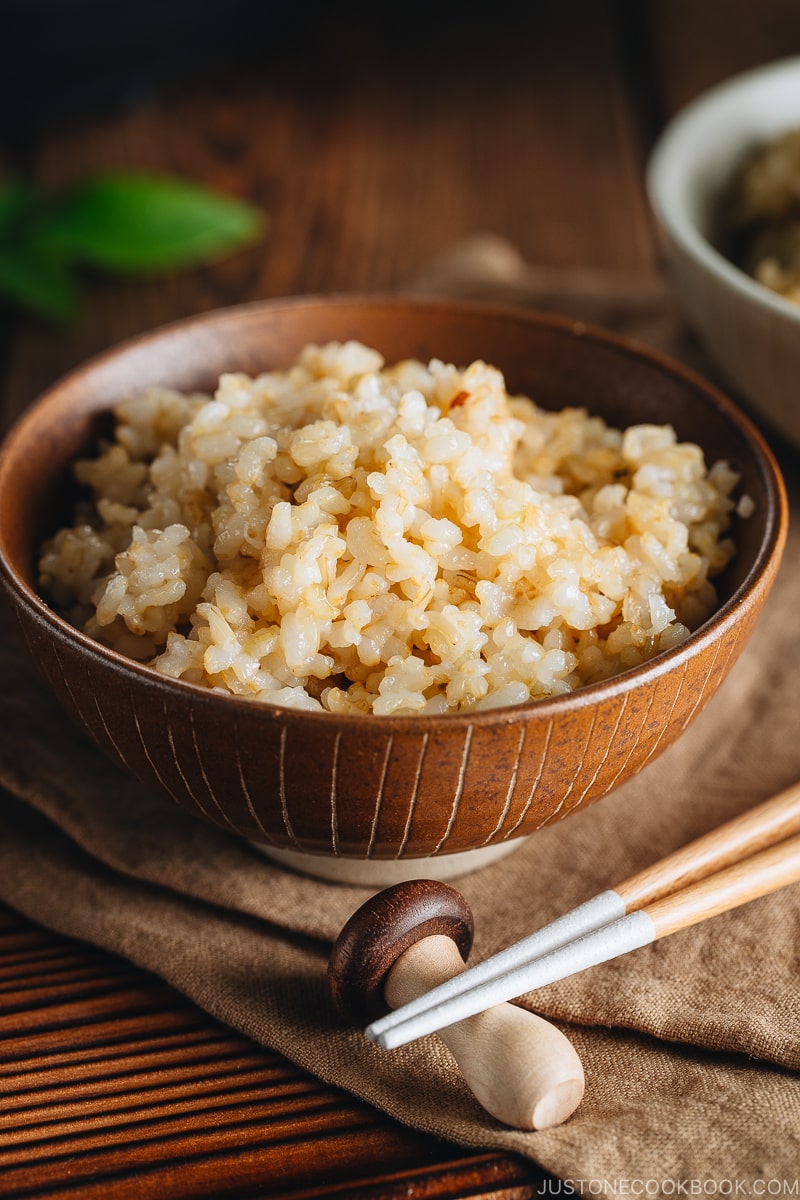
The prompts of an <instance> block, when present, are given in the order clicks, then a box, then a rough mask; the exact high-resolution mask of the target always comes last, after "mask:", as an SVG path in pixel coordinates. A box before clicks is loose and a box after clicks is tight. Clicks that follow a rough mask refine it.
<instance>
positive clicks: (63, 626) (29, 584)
mask: <svg viewBox="0 0 800 1200" xmlns="http://www.w3.org/2000/svg"><path fill="white" fill-rule="evenodd" d="M351 337H355V338H359V339H361V340H362V341H364V342H366V343H368V344H370V345H373V346H376V347H377V348H378V349H380V350H381V351H382V352H383V354H384V355H385V357H386V359H387V360H388V361H396V360H398V359H400V358H404V357H408V356H413V357H420V358H423V359H426V358H429V357H431V356H438V357H441V358H444V359H446V360H448V361H453V362H456V363H462V364H463V363H466V362H468V361H472V360H473V359H475V358H477V357H482V358H484V359H487V360H489V361H491V362H493V363H495V364H496V365H498V366H499V367H501V368H502V369H503V370H504V371H505V373H506V377H507V381H508V384H509V387H510V388H513V389H514V390H520V391H524V392H525V393H527V394H529V395H531V396H533V397H535V398H536V400H537V401H538V402H539V403H540V404H541V405H543V406H544V407H546V408H551V409H558V408H562V407H564V406H567V405H579V406H580V405H586V406H588V407H589V408H590V409H591V410H592V411H594V412H596V413H598V414H600V415H602V416H604V417H605V418H606V419H607V420H608V421H610V422H612V423H613V424H615V425H617V426H624V425H628V424H630V423H631V422H633V421H637V422H641V421H644V422H652V423H664V422H669V423H672V424H673V425H674V427H675V429H676V431H677V433H678V435H679V437H680V438H681V439H685V440H692V441H697V442H699V443H700V445H701V446H702V447H703V449H704V450H705V452H706V455H707V458H708V459H709V461H713V460H716V459H718V458H726V459H729V460H731V462H732V463H734V464H735V466H736V468H737V469H738V470H739V471H740V472H741V475H742V484H741V486H742V489H743V491H746V492H747V493H748V494H749V495H750V496H751V497H752V498H753V500H754V502H755V512H754V514H753V515H752V516H751V517H749V518H748V519H747V520H737V522H736V527H735V529H734V531H733V532H734V536H735V538H736V540H737V543H738V547H739V549H738V554H737V556H736V557H735V559H734V560H733V562H732V564H731V565H730V567H729V569H728V571H727V573H726V574H725V576H724V577H723V578H722V579H721V580H720V581H719V590H720V599H721V605H720V608H719V610H718V611H717V612H716V613H715V614H714V615H713V616H712V617H711V619H710V620H708V621H707V622H706V623H705V624H704V625H703V626H702V628H700V629H698V630H697V631H696V632H695V633H694V634H693V635H692V636H691V637H690V638H689V640H688V641H687V642H685V643H684V644H683V645H682V646H680V647H679V648H676V649H674V650H672V651H669V652H667V653H664V654H662V655H661V656H659V657H658V658H656V659H654V660H652V661H651V662H650V663H649V664H648V665H645V666H642V667H639V668H636V669H634V670H631V671H629V672H627V673H626V674H623V675H620V676H619V677H617V678H616V679H613V680H611V681H609V682H604V683H600V684H595V685H592V686H590V687H586V688H584V689H583V690H580V691H576V692H574V693H572V694H570V695H565V696H560V697H557V698H554V699H548V700H541V701H538V702H535V703H529V704H526V705H523V706H519V707H514V708H506V709H495V710H489V711H481V712H476V713H464V714H452V715H447V716H436V717H434V716H402V717H401V716H397V717H370V716H359V717H353V716H348V717H340V716H335V715H332V714H328V713H321V712H316V713H308V712H300V711H295V710H288V709H282V708H278V707H268V706H265V705H261V704H257V703H253V702H252V701H247V700H240V699H235V698H233V697H230V696H226V695H222V694H220V693H217V692H212V691H209V690H204V689H202V688H200V687H197V686H193V685H191V684H188V683H184V682H181V681H178V682H175V681H172V680H169V679H166V678H165V677H164V676H161V675H158V674H157V673H156V672H155V671H152V670H150V669H148V668H147V667H145V666H141V665H139V664H137V663H135V662H132V661H130V660H128V659H126V658H124V657H122V656H121V655H120V654H118V653H115V652H114V651H112V650H109V649H107V648H105V647H104V646H101V645H99V644H97V643H96V642H94V641H92V640H90V639H89V638H88V637H86V636H84V635H83V634H82V633H80V632H78V630H76V629H74V628H73V627H72V626H70V625H69V624H67V622H65V621H64V620H62V619H61V617H59V616H58V615H57V614H56V613H55V612H54V611H53V610H52V609H51V608H50V607H49V606H48V604H47V602H46V600H45V599H43V598H42V596H41V595H40V594H39V592H38V590H37V582H36V568H35V562H36V558H37V548H38V546H39V544H40V542H41V540H42V538H43V537H44V536H45V535H46V534H48V533H49V532H51V531H53V529H54V528H55V527H57V525H58V524H59V523H63V519H64V512H65V510H66V507H67V506H68V505H69V504H70V494H69V488H70V485H69V482H68V479H69V464H70V462H71V460H73V459H74V458H75V457H76V455H79V454H80V453H81V452H84V451H86V450H87V448H88V447H90V446H91V445H92V442H93V440H94V439H95V438H96V436H97V431H98V427H99V425H101V424H102V422H103V420H104V418H107V415H108V410H109V409H110V408H111V407H112V406H113V404H114V403H115V401H117V400H118V399H119V398H120V397H122V396H123V395H125V394H126V393H129V392H131V391H132V390H138V389H140V388H143V387H146V386H148V385H152V384H168V385H172V386H175V387H177V388H180V389H184V390H192V389H197V388H201V389H207V388H209V387H213V386H214V384H215V381H216V379H217V377H218V376H219V374H220V373H221V372H223V371H227V370H233V369H239V370H244V371H247V372H258V371H259V370H262V369H265V368H267V367H280V366H285V365H287V364H288V363H289V362H290V361H291V360H292V359H293V358H294V356H295V355H296V354H297V352H298V351H299V350H300V348H301V347H302V346H303V345H305V344H306V343H307V342H309V341H316V342H321V341H327V340H329V339H339V340H344V339H347V338H351ZM785 520H786V518H785V500H784V497H783V492H782V486H781V482H780V478H779V476H778V474H777V470H776V467H775V465H774V462H773V459H772V456H771V454H770V452H769V450H768V449H767V448H766V446H765V444H764V442H763V440H762V439H761V437H760V435H759V434H758V433H757V432H756V431H755V430H754V429H753V428H752V426H751V425H750V423H749V422H748V421H747V420H746V419H745V418H744V417H743V416H741V415H740V414H739V413H738V412H737V410H736V409H735V408H734V407H733V405H732V404H730V403H729V402H728V401H727V400H726V399H725V398H724V397H723V396H721V395H720V394H719V393H718V392H717V391H715V390H714V388H713V387H711V386H710V385H709V384H707V383H705V382H703V381H702V380H701V379H699V378H697V377H695V376H694V375H692V374H690V373H689V372H688V371H686V370H684V369H682V368H681V367H679V366H678V365H676V364H674V363H671V362H669V361H667V360H665V359H664V358H662V357H660V356H658V355H656V354H653V353H649V352H648V351H646V350H644V349H641V348H637V347H635V346H633V345H631V344H629V343H626V342H624V341H622V340H619V339H616V338H614V337H612V336H609V335H606V334H603V333H600V332H597V331H592V330H589V329H587V328H586V326H584V325H581V324H577V323H573V322H569V321H566V320H559V319H557V318H550V317H543V316H538V315H535V314H526V313H522V312H518V311H510V310H500V309H489V308H484V307H480V306H475V305H466V304H459V305H456V304H453V303H437V302H435V301H412V300H400V299H386V300H383V299H376V298H373V299H369V300H365V299H358V298H341V299H321V300H316V299H311V300H295V301H283V302H275V303H262V304H256V305H252V306H245V307H242V308H238V309H231V310H228V311H223V312H218V313H210V314H208V315H205V316H201V317H198V318H196V319H192V320H189V321H185V322H182V323H180V324H177V325H173V326H170V327H168V328H166V329H162V330H158V331H156V332H154V333H151V334H149V335H146V336H144V337H141V338H138V339H136V340H134V341H132V342H128V343H127V344H125V345H123V346H121V347H119V348H118V349H115V350H112V351H111V352H109V353H107V354H104V355H103V356H101V357H100V358H98V359H95V360H94V361H93V362H90V363H89V364H88V365H86V366H83V367H81V368H79V369H78V370H77V371H75V372H73V373H72V374H71V375H69V376H68V377H67V378H66V379H64V380H63V381H61V382H60V383H57V384H56V385H55V386H54V387H52V388H51V389H50V390H49V391H48V392H47V393H46V394H45V395H44V396H43V397H42V398H41V399H40V400H39V401H38V402H37V403H36V404H35V405H33V407H31V408H30V409H29V411H28V412H27V413H26V414H25V415H24V416H23V417H22V418H21V420H20V421H19V422H18V423H17V425H16V426H15V427H14V429H13V430H12V431H11V433H10V435H9V436H8V438H7V440H6V443H5V447H4V449H3V451H2V456H0V578H1V579H2V585H3V589H4V591H5V592H6V594H7V596H8V597H9V598H10V600H11V604H12V607H13V610H14V612H15V614H16V618H17V622H18V624H19V628H20V631H21V634H22V637H23V638H24V640H25V642H26V643H27V646H28V648H29V650H30V653H31V655H32V657H33V658H34V660H35V661H36V662H37V664H38V666H39V668H40V669H41V671H42V672H43V674H44V675H45V677H46V679H47V680H48V682H49V684H50V686H51V687H52V689H53V691H54V692H55V693H56V695H57V696H58V698H59V700H60V701H61V703H62V704H63V706H64V708H65V709H66V710H67V712H68V713H69V714H70V716H71V717H72V718H73V719H74V720H75V721H76V722H77V723H78V724H79V725H80V726H81V727H82V728H83V729H84V730H85V731H86V733H87V734H88V735H89V737H90V738H92V739H93V740H94V742H96V744H97V745H98V746H99V747H100V748H101V749H102V750H104V751H105V752H107V753H108V754H109V755H110V756H111V757H112V758H113V759H114V761H115V762H117V763H118V764H119V765H120V767H122V768H123V769H124V770H126V771H128V772H130V773H131V774H132V775H134V776H135V777H136V778H137V779H139V780H140V781H141V782H142V783H143V784H145V785H146V786H147V787H149V788H154V789H157V790H159V791H161V792H163V793H166V795H168V796H171V797H172V798H173V799H174V800H175V801H176V802H177V803H178V804H180V805H181V806H182V807H183V808H185V809H186V810H187V811H188V812H190V813H193V814H194V815H195V816H197V817H200V818H202V819H204V820H207V821H210V822H213V823H214V824H216V825H218V826H221V827H222V828H223V829H226V830H229V831H233V832H234V833H236V834H239V835H241V836H242V837H245V838H249V839H252V840H253V841H254V842H256V843H258V844H260V845H261V846H263V848H264V849H265V850H266V852H267V853H268V854H270V855H272V856H273V857H276V858H277V859H278V860H279V861H282V862H284V863H287V864H289V865H291V866H296V867H300V869H302V870H305V871H307V872H309V873H311V874H316V875H321V876H323V877H328V878H342V879H348V880H358V881H362V882H366V883H374V884H383V883H385V882H390V881H395V880H398V879H402V878H409V877H414V876H428V877H430V876H434V877H439V878H449V877H452V876H454V875H457V874H459V873H461V872H463V871H465V870H468V869H471V868H472V867H474V866H476V865H479V864H483V863H485V862H487V861H491V859H493V858H496V857H498V856H499V855H501V854H504V853H506V852H507V851H508V850H509V849H511V848H512V847H513V846H514V845H516V844H518V839H520V838H523V837H525V836H526V835H529V834H531V833H533V832H534V831H535V830H537V829H540V828H541V827H542V826H544V825H547V824H549V823H550V822H553V821H556V820H561V819H562V818H563V817H566V816H568V815H569V814H570V813H574V812H576V811H577V810H578V809H580V808H583V807H584V806H585V805H587V804H589V803H591V802H592V801H594V800H597V799H599V798H600V797H601V796H603V795H605V794H606V793H607V792H609V791H610V790H611V789H612V788H615V787H617V786H618V785H619V784H621V783H623V782H624V781H625V780H626V779H628V778H629V777H630V776H632V775H633V774H634V773H635V772H637V771H640V770H641V769H642V768H643V767H644V766H645V765H646V764H647V763H649V762H651V761H652V760H653V759H654V758H656V756H657V755H659V754H660V753H661V752H662V751H663V750H665V749H666V748H667V746H669V745H670V744H671V743H672V742H674V741H675V739H676V738H677V737H678V736H679V735H680V733H681V732H682V730H684V729H685V728H686V726H687V725H688V724H689V722H690V721H692V720H693V718H694V717H695V716H696V715H697V714H698V713H699V712H700V710H701V709H702V708H703V705H704V704H705V703H706V701H707V700H708V699H709V697H710V696H711V695H712V694H713V692H714V691H715V689H716V688H717V687H718V686H719V684H720V683H721V682H722V680H723V679H724V677H725V675H726V674H727V672H728V671H729V669H730V667H731V665H732V663H733V662H734V660H735V659H736V657H737V656H738V654H739V652H740V650H741V649H742V647H743V646H744V644H745V642H746V641H747V638H748V634H749V633H750V630H751V628H752V626H753V623H754V621H755V620H756V617H757V616H758V613H759V611H760V609H761V606H762V604H763V602H764V599H765V597H766V595H767V593H768V591H769V588H770V585H771V583H772V580H773V577H774V574H775V571H776V569H777V565H778V561H779V558H780V553H781V549H782V545H783V539H784V532H785Z"/></svg>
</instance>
